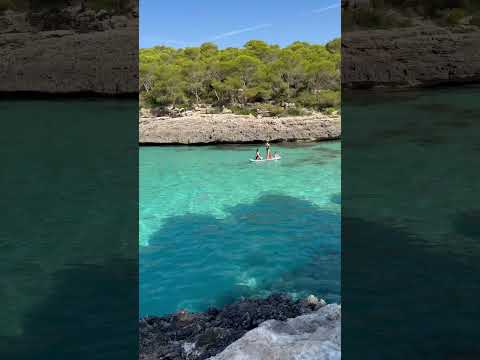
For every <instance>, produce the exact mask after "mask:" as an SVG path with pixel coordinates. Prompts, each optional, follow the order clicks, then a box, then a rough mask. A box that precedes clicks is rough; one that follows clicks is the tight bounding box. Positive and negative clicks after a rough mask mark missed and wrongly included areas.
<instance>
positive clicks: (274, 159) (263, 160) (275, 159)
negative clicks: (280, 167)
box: [250, 156, 282, 162]
mask: <svg viewBox="0 0 480 360" xmlns="http://www.w3.org/2000/svg"><path fill="white" fill-rule="evenodd" d="M281 159H282V157H281V156H277V157H274V158H273V159H261V160H255V159H250V161H251V162H265V161H277V160H281Z"/></svg>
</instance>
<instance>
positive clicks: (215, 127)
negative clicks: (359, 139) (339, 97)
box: [139, 113, 341, 144]
mask: <svg viewBox="0 0 480 360" xmlns="http://www.w3.org/2000/svg"><path fill="white" fill-rule="evenodd" d="M340 123H341V121H340V117H339V116H327V115H323V114H314V115H309V116H294V117H281V118H274V117H263V118H256V117H254V116H242V115H233V114H198V113H196V114H192V115H188V116H183V117H177V118H171V117H141V118H140V124H139V126H140V143H141V144H216V143H256V142H263V141H265V140H268V139H269V140H270V141H272V142H276V141H320V140H332V139H338V138H339V137H340V133H341V124H340Z"/></svg>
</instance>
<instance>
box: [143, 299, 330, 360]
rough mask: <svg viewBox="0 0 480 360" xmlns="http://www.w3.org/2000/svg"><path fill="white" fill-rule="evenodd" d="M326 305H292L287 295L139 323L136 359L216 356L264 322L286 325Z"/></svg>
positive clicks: (313, 301)
mask: <svg viewBox="0 0 480 360" xmlns="http://www.w3.org/2000/svg"><path fill="white" fill-rule="evenodd" d="M324 305H325V302H324V301H323V300H320V301H318V300H317V299H316V298H315V297H313V296H310V297H309V298H307V299H305V300H299V301H294V300H292V298H291V297H289V296H287V295H278V294H277V295H271V296H270V297H268V298H266V299H247V300H242V301H239V302H237V303H234V304H232V305H227V306H225V307H224V308H223V309H210V310H208V311H206V312H203V313H193V314H190V313H188V312H185V311H181V312H178V313H176V314H172V315H168V316H164V317H156V316H150V317H146V318H144V319H141V320H140V322H139V333H140V335H139V352H140V355H139V358H140V359H158V360H180V359H181V360H187V359H188V360H200V359H207V358H209V357H212V356H215V355H216V354H219V353H220V352H221V351H223V350H224V349H225V348H226V347H227V346H228V345H230V344H231V343H233V342H235V341H236V340H238V339H240V338H241V337H242V336H243V335H244V334H245V333H246V332H247V331H249V330H252V329H254V328H256V327H258V326H259V325H260V324H261V323H263V322H264V321H267V320H272V319H274V320H280V321H285V320H287V319H289V318H294V317H297V316H300V315H305V314H310V313H312V312H314V311H316V310H318V309H320V308H321V307H322V306H324Z"/></svg>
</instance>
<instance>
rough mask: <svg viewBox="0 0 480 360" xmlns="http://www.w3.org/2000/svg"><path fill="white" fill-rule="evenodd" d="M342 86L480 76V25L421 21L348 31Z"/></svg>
mask: <svg viewBox="0 0 480 360" xmlns="http://www.w3.org/2000/svg"><path fill="white" fill-rule="evenodd" d="M342 64H343V65H342V86H343V87H349V88H360V87H374V86H389V87H391V86H403V87H421V86H431V85H438V84H444V83H445V84H447V83H455V82H456V83H467V82H478V81H480V30H479V28H478V27H468V26H464V27H461V28H460V27H458V28H454V29H448V28H441V27H438V26H433V25H429V26H416V27H412V28H405V29H395V30H368V31H357V32H351V33H344V34H342Z"/></svg>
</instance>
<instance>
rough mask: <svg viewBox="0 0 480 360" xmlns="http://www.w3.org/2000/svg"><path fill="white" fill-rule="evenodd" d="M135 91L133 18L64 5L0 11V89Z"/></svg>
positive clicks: (136, 73)
mask: <svg viewBox="0 0 480 360" xmlns="http://www.w3.org/2000/svg"><path fill="white" fill-rule="evenodd" d="M22 91H28V92H41V93H78V92H88V93H98V94H107V95H122V94H133V93H137V92H138V18H136V17H134V16H132V15H129V16H115V15H111V14H107V13H106V12H105V11H104V10H100V11H98V12H94V11H92V10H86V11H83V12H80V10H79V9H77V8H75V7H73V8H67V9H64V10H62V11H57V12H55V13H52V12H41V13H33V14H26V13H14V12H6V13H5V14H4V15H2V16H0V92H22Z"/></svg>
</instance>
